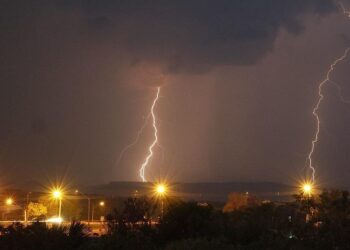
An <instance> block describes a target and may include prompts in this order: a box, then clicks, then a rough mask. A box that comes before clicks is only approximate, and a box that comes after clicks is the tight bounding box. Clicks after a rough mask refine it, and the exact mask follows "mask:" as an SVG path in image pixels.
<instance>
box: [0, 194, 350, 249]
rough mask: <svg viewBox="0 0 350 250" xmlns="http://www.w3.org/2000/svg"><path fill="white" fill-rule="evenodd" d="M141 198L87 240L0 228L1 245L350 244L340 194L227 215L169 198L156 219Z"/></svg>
mask: <svg viewBox="0 0 350 250" xmlns="http://www.w3.org/2000/svg"><path fill="white" fill-rule="evenodd" d="M150 209H154V207H152V206H151V205H150V204H149V202H148V199H147V198H129V199H127V200H126V201H125V206H124V208H123V209H121V210H114V211H113V213H111V214H109V215H108V216H107V227H108V230H107V231H108V232H107V234H105V235H103V236H100V237H90V236H89V235H88V231H87V230H86V228H85V226H84V225H82V224H80V223H78V222H74V223H72V224H71V225H70V226H69V227H61V226H53V227H50V228H49V227H47V226H46V225H45V224H43V223H34V224H33V225H30V226H28V227H24V226H23V225H21V224H13V225H12V226H10V227H8V228H1V230H0V234H1V235H0V249H28V250H30V249H53V250H55V249H68V250H69V249H87V250H89V249H128V250H133V249H135V250H136V249H138V250H142V249H145V250H146V249H147V250H148V249H149V250H152V249H154V250H156V249H165V250H180V249H181V250H187V249H198V250H207V249H208V250H209V249H222V250H226V249H232V250H248V249H298V250H299V249H301V250H302V249H321V250H322V249H327V250H329V249H350V237H349V235H350V201H349V194H348V192H346V191H337V190H334V191H324V192H322V193H321V194H320V195H317V196H315V197H303V196H302V195H296V196H295V200H294V201H293V202H290V203H284V204H275V203H272V202H265V203H257V202H254V203H252V204H250V205H247V206H239V207H238V208H234V209H232V210H231V211H229V212H223V211H221V210H218V209H215V208H213V207H212V206H211V205H208V204H205V203H201V204H198V203H196V202H183V201H169V202H167V203H166V204H165V208H164V214H163V215H161V214H160V218H159V223H154V220H152V221H151V220H150V219H149V216H148V213H150V212H149V210H150Z"/></svg>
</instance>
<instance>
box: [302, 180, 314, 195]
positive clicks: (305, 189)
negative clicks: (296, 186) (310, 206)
mask: <svg viewBox="0 0 350 250" xmlns="http://www.w3.org/2000/svg"><path fill="white" fill-rule="evenodd" d="M301 189H302V193H303V195H304V196H307V197H311V195H312V193H313V191H314V187H313V184H312V183H310V182H305V183H304V184H303V185H302V187H301Z"/></svg>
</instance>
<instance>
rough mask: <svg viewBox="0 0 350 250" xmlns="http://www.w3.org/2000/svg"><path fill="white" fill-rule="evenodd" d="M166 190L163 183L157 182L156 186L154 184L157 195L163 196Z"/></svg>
mask: <svg viewBox="0 0 350 250" xmlns="http://www.w3.org/2000/svg"><path fill="white" fill-rule="evenodd" d="M166 192H167V188H166V186H165V185H164V184H157V186H156V193H157V195H159V196H163V195H165V194H166Z"/></svg>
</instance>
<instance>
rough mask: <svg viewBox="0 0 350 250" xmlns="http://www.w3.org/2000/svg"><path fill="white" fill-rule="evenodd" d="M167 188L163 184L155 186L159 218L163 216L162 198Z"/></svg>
mask: <svg viewBox="0 0 350 250" xmlns="http://www.w3.org/2000/svg"><path fill="white" fill-rule="evenodd" d="M167 191H168V190H167V186H166V185H165V184H162V183H159V184H157V185H156V186H155V193H156V195H157V196H158V197H159V198H160V202H161V216H162V218H163V215H164V196H165V195H166V194H167Z"/></svg>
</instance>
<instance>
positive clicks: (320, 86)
mask: <svg viewBox="0 0 350 250" xmlns="http://www.w3.org/2000/svg"><path fill="white" fill-rule="evenodd" d="M339 6H340V8H341V10H342V11H343V13H344V14H345V15H347V16H348V17H350V11H347V10H346V9H345V8H344V5H343V4H342V3H341V2H339ZM349 50H350V47H349V48H347V49H346V50H345V51H344V53H343V55H342V56H340V57H338V58H336V59H335V60H334V61H333V63H332V64H331V65H330V67H329V69H328V71H327V74H326V77H325V79H323V80H322V81H321V82H319V83H318V99H317V102H316V104H315V106H314V108H313V110H312V115H313V116H314V117H315V120H316V131H315V134H314V137H313V138H312V141H311V149H310V151H309V153H308V156H307V162H308V167H309V169H310V170H311V174H312V175H311V177H312V182H313V183H314V182H315V174H316V169H315V166H314V165H313V161H312V156H313V154H314V152H315V147H316V144H317V143H318V141H319V134H320V126H321V120H320V117H319V114H318V110H319V108H320V105H321V103H322V101H323V99H324V94H323V87H324V85H325V84H327V83H332V84H334V85H335V86H336V87H337V89H338V94H339V97H340V99H341V101H343V102H345V103H348V100H345V99H344V97H343V95H342V93H341V87H340V85H339V84H337V83H336V82H334V81H333V80H331V78H330V75H331V73H332V72H333V71H334V69H335V68H336V66H337V65H338V63H341V62H342V61H343V60H344V59H346V57H347V56H348V53H349Z"/></svg>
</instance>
